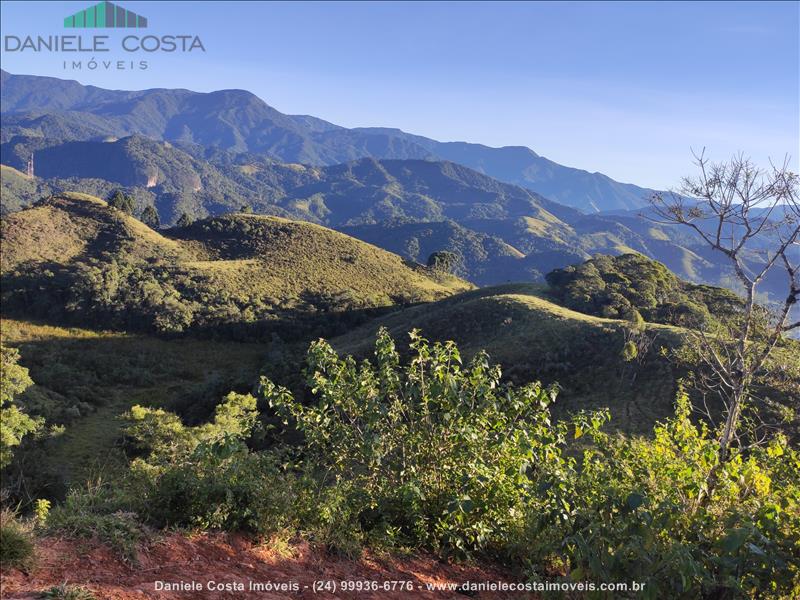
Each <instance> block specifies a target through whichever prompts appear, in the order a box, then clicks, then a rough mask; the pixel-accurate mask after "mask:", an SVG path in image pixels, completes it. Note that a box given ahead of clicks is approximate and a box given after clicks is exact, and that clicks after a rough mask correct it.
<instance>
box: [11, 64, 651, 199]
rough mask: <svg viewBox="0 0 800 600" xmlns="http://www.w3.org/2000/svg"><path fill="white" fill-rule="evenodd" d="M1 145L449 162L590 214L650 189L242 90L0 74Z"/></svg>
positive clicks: (526, 152)
mask: <svg viewBox="0 0 800 600" xmlns="http://www.w3.org/2000/svg"><path fill="white" fill-rule="evenodd" d="M1 76H2V98H1V100H2V111H3V114H4V127H3V129H4V131H3V139H2V141H4V142H6V141H8V140H9V139H10V138H11V137H12V136H13V135H19V134H23V135H32V134H33V135H42V136H44V137H49V138H59V139H63V140H86V139H90V138H103V137H108V136H114V137H124V136H129V135H134V134H141V135H145V136H148V137H152V138H156V139H163V140H168V141H172V142H175V143H181V144H199V145H202V146H206V147H216V148H220V149H224V150H231V151H234V152H254V153H262V154H265V155H267V156H269V157H271V158H273V159H276V160H279V161H282V162H287V163H303V164H308V165H315V166H328V165H333V164H337V163H343V162H348V161H352V160H357V159H360V158H367V157H371V158H376V159H427V160H448V161H451V162H455V163H459V164H462V165H464V166H467V167H470V168H472V169H474V170H476V171H478V172H481V173H484V174H486V175H489V176H491V177H493V178H495V179H498V180H500V181H504V182H506V183H513V184H516V185H520V186H523V187H526V188H528V189H531V190H533V191H535V192H538V193H540V194H542V195H544V196H546V197H548V198H550V199H552V200H555V201H557V202H560V203H562V204H566V205H569V206H573V207H577V208H580V209H581V210H584V211H587V212H597V211H603V210H613V209H634V208H638V207H641V206H644V205H645V204H646V197H647V196H648V195H649V194H651V193H652V191H653V190H649V189H645V188H641V187H639V186H636V185H633V184H628V183H620V182H617V181H614V180H613V179H611V178H609V177H607V176H606V175H603V174H601V173H589V172H588V171H583V170H580V169H574V168H571V167H566V166H563V165H559V164H558V163H555V162H553V161H550V160H548V159H547V158H544V157H542V156H540V155H538V154H537V153H536V152H534V151H533V150H531V149H529V148H525V147H515V146H507V147H503V148H490V147H488V146H483V145H481V144H471V143H466V142H439V141H436V140H432V139H429V138H426V137H422V136H418V135H412V134H408V133H405V132H403V131H401V130H399V129H391V128H371V127H367V128H355V129H347V128H344V127H340V126H338V125H335V124H332V123H329V122H327V121H324V120H322V119H318V118H316V117H312V116H308V115H301V116H292V115H286V114H283V113H281V112H279V111H277V110H276V109H274V108H272V107H270V106H269V105H267V104H266V103H265V102H264V101H263V100H261V99H259V98H258V97H257V96H255V95H254V94H252V93H250V92H247V91H244V90H220V91H216V92H210V93H198V92H191V91H189V90H183V89H176V90H170V89H151V90H143V91H116V90H104V89H102V88H97V87H93V86H83V85H81V84H80V83H78V82H76V81H67V80H62V79H57V78H52V77H38V76H30V75H11V74H9V73H7V72H5V71H3V72H2V74H1Z"/></svg>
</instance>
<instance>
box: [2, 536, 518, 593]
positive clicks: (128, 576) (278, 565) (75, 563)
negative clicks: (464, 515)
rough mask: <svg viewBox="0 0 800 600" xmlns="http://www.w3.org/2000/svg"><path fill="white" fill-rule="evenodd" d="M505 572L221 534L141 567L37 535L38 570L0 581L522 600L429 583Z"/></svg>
mask: <svg viewBox="0 0 800 600" xmlns="http://www.w3.org/2000/svg"><path fill="white" fill-rule="evenodd" d="M514 580H515V579H514V577H513V576H512V575H511V574H510V573H506V572H503V571H502V570H500V569H497V568H493V567H485V566H480V565H473V564H445V563H442V562H441V561H439V560H438V559H437V558H436V557H434V556H431V555H425V554H417V555H413V556H388V555H385V556H384V555H376V554H371V553H366V554H365V555H364V556H363V557H362V558H361V559H359V560H348V559H345V558H340V557H335V556H330V555H328V554H326V553H325V552H323V551H320V550H317V549H314V548H312V547H311V546H309V545H308V544H306V543H298V544H294V545H291V546H288V547H286V548H284V549H282V551H278V550H277V549H276V548H274V547H270V545H268V544H267V545H257V544H255V543H253V542H251V541H249V540H247V539H245V538H243V537H240V536H235V535H224V534H202V535H193V536H183V535H180V534H170V535H168V536H165V537H163V538H161V539H159V540H158V541H155V542H152V543H151V544H150V545H148V546H147V547H145V548H143V549H142V550H141V552H140V555H139V564H138V565H129V564H126V563H125V562H124V561H123V560H121V559H120V558H119V557H118V556H117V555H116V554H115V553H114V552H113V551H112V550H110V549H109V548H108V547H106V546H104V545H102V544H99V543H96V542H91V541H85V540H74V539H64V538H52V537H50V538H42V539H40V540H39V542H38V544H37V561H36V566H35V567H34V568H33V569H32V570H31V571H30V572H28V573H23V572H21V571H17V570H14V569H7V570H5V571H4V572H3V573H2V575H1V576H0V584H1V585H2V593H0V596H1V597H2V598H4V599H5V598H7V599H9V600H10V599H23V598H24V599H29V598H37V597H38V596H39V594H40V593H41V592H42V591H44V590H47V589H49V588H51V587H52V586H56V585H61V584H63V583H65V582H66V583H67V584H69V585H76V586H83V587H86V588H88V589H90V590H91V591H92V592H93V593H94V595H95V596H96V597H97V598H98V599H102V600H133V599H136V600H139V599H141V598H157V599H167V598H169V599H173V600H177V599H181V600H183V599H188V598H199V599H206V598H209V599H210V598H261V599H264V600H284V599H297V598H320V599H331V598H348V599H349V598H359V599H364V600H366V599H369V600H378V599H393V598H398V599H399V598H403V599H406V598H467V597H473V598H487V599H488V598H493V599H495V598H496V599H501V598H503V599H505V598H508V599H510V598H515V599H516V598H526V597H531V598H532V597H533V596H525V595H520V594H519V593H510V592H509V593H498V592H474V593H473V592H469V593H468V594H462V593H460V592H457V591H429V590H428V589H426V584H448V583H455V584H462V583H464V582H467V581H470V582H486V581H514ZM157 581H162V582H170V583H180V582H185V583H186V584H187V585H188V584H190V583H191V582H195V588H197V585H198V584H199V585H202V589H194V590H191V589H184V591H164V590H161V591H159V590H157V587H158V586H157V583H156V582H157ZM211 581H213V582H216V583H217V584H219V583H228V584H234V585H235V584H237V583H240V584H243V585H244V591H242V590H240V589H234V590H232V591H217V590H214V591H211V590H209V589H208V588H209V582H211ZM318 581H335V582H337V583H338V584H339V588H338V589H337V590H336V591H335V592H331V591H322V592H315V591H314V589H313V587H314V583H315V582H318ZM342 581H362V582H363V581H375V582H378V584H379V585H380V586H383V584H384V582H392V581H397V582H400V581H403V582H411V584H412V585H413V590H412V591H400V590H399V589H398V590H395V591H391V590H388V591H387V590H384V589H379V590H374V591H360V592H353V591H347V590H342V589H341V582H342ZM250 582H253V583H254V584H255V583H260V584H267V583H268V582H271V583H272V584H284V585H287V586H292V587H293V589H288V590H287V589H285V591H281V590H278V591H275V589H274V587H273V589H272V590H271V591H250V590H249V589H248V588H249V586H250Z"/></svg>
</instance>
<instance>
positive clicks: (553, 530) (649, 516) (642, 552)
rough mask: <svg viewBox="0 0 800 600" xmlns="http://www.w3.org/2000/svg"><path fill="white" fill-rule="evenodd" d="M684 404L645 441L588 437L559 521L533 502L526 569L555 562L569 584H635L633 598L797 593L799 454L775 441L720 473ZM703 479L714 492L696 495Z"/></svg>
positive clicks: (708, 440) (711, 440)
mask: <svg viewBox="0 0 800 600" xmlns="http://www.w3.org/2000/svg"><path fill="white" fill-rule="evenodd" d="M690 410H691V409H690V405H689V401H688V399H687V398H686V396H685V395H681V396H680V397H679V399H678V408H677V411H676V414H675V416H674V417H673V418H672V419H670V420H668V421H667V422H666V423H663V424H660V425H658V426H656V427H655V429H654V436H653V439H636V438H634V439H629V438H625V437H622V436H609V435H607V434H604V433H601V432H600V431H599V430H592V437H593V438H594V440H593V441H594V444H593V445H592V447H591V448H590V449H588V450H586V451H585V452H584V455H583V460H582V461H581V468H580V469H575V470H573V471H571V474H570V475H571V476H570V477H569V479H568V480H567V484H566V485H567V489H568V490H569V494H570V496H571V497H572V500H571V501H570V503H569V509H568V510H566V511H562V514H561V517H562V518H561V519H554V518H553V514H552V513H551V512H549V511H547V510H546V509H545V508H546V506H547V503H546V502H542V501H541V500H539V501H536V502H533V503H532V504H531V506H530V509H531V510H530V512H529V517H528V523H527V527H528V531H527V534H526V538H525V540H526V541H525V542H523V543H522V547H523V548H525V549H526V550H527V551H528V552H530V554H529V555H528V559H529V560H530V559H533V561H534V562H533V565H534V566H535V561H536V559H537V558H539V559H541V558H542V557H545V556H548V555H554V554H556V555H560V556H562V557H565V558H566V559H567V561H568V566H569V569H570V575H571V576H572V578H574V579H578V580H583V579H589V580H595V581H615V580H626V579H627V580H634V581H638V582H644V583H646V587H645V592H644V597H647V598H663V597H669V596H676V597H698V596H703V597H755V596H759V595H761V596H763V597H779V598H783V597H790V596H792V595H793V594H796V593H797V592H798V591H800V559H798V554H797V548H798V547H800V546H799V544H800V460H799V459H800V455H798V453H797V451H796V450H794V449H792V448H791V447H790V446H789V445H788V444H787V441H786V439H785V438H783V437H777V438H775V439H774V440H773V441H772V442H771V443H770V444H769V445H768V446H766V447H764V448H758V449H755V450H754V451H752V452H751V453H749V455H745V454H740V455H738V456H736V457H735V458H734V459H732V460H730V461H728V462H726V463H723V464H720V463H719V462H718V451H717V450H718V447H717V441H716V438H715V436H713V435H711V434H710V432H709V430H708V429H707V428H706V427H705V426H703V425H700V426H697V425H695V424H693V423H692V422H691V420H690V419H689V415H690ZM712 472H715V473H717V474H718V475H717V477H718V482H719V483H718V485H717V486H716V487H715V488H714V490H713V492H712V495H711V497H704V496H703V494H701V492H703V491H707V482H708V481H709V477H710V475H711V473H712ZM543 542H544V543H543Z"/></svg>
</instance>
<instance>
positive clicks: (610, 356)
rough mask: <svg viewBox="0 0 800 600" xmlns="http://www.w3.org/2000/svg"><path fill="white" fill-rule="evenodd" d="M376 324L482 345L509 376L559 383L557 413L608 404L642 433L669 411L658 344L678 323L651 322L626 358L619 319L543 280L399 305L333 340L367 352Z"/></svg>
mask: <svg viewBox="0 0 800 600" xmlns="http://www.w3.org/2000/svg"><path fill="white" fill-rule="evenodd" d="M381 325H383V326H386V327H387V328H388V329H389V331H390V332H391V333H392V335H393V336H394V337H395V339H396V340H397V341H398V345H399V346H403V345H404V341H405V340H407V332H408V331H410V330H411V329H412V328H419V329H421V330H422V333H423V335H425V336H427V337H429V338H431V339H434V340H442V341H443V340H454V341H455V342H456V343H457V344H458V346H459V348H460V350H461V351H462V354H463V355H464V356H465V358H466V359H469V358H470V357H471V356H473V355H474V354H475V353H476V352H478V351H479V350H481V349H485V350H486V351H487V352H488V353H489V356H490V357H491V359H492V361H493V362H497V363H499V364H500V365H502V366H503V369H504V373H505V374H506V376H507V378H509V379H511V380H514V381H517V382H526V381H532V380H536V379H539V380H541V381H543V382H544V383H547V384H549V383H558V384H560V385H561V386H562V390H561V392H560V395H559V400H558V402H557V403H556V408H555V410H556V412H557V413H562V414H563V413H564V412H567V411H575V410H580V409H584V408H585V409H589V408H598V407H602V406H608V407H609V408H611V410H612V415H613V417H614V423H613V425H614V426H615V427H617V428H619V429H621V430H623V431H627V432H635V433H644V432H647V431H649V430H650V429H651V428H652V425H653V423H654V422H655V421H656V420H658V419H662V418H665V417H667V416H668V415H669V414H670V413H671V410H672V403H673V400H674V397H675V389H676V387H675V386H676V383H675V381H676V373H675V372H673V368H672V366H671V365H670V364H669V363H668V361H666V360H665V359H663V358H661V357H659V356H658V355H657V352H656V350H657V348H658V346H659V345H670V344H674V343H677V342H678V340H679V339H680V335H681V334H680V330H679V329H678V328H675V327H670V326H666V325H655V324H649V325H648V331H649V332H650V335H653V336H657V337H656V340H657V343H656V344H655V348H654V350H653V351H651V355H650V356H649V357H648V359H647V360H646V361H645V362H644V363H643V365H642V366H638V365H629V364H627V363H625V362H624V361H623V360H622V358H621V355H620V353H621V350H622V346H623V337H622V330H623V328H624V326H625V323H624V322H623V321H617V320H614V319H604V318H600V317H594V316H591V315H586V314H583V313H579V312H575V311H573V310H570V309H568V308H564V307H563V306H559V305H557V304H554V303H553V302H551V301H550V300H548V299H547V296H546V288H545V287H544V286H542V285H537V284H510V285H504V286H497V287H493V288H483V289H481V290H477V291H473V292H468V293H465V294H460V295H458V296H455V297H453V298H448V299H445V300H442V301H440V302H437V303H435V304H433V305H426V306H419V307H412V308H408V309H405V310H402V311H397V312H394V313H392V314H390V315H388V316H385V317H382V318H379V319H377V320H375V321H372V322H370V323H368V324H366V325H364V326H362V327H359V328H357V329H355V330H353V331H351V332H349V333H347V334H345V335H342V336H340V337H338V338H335V339H334V340H333V344H334V346H335V347H336V349H337V350H339V351H340V352H341V353H352V354H355V355H357V356H368V355H369V352H370V350H371V344H372V343H373V340H374V335H375V332H376V331H377V329H378V327H379V326H381Z"/></svg>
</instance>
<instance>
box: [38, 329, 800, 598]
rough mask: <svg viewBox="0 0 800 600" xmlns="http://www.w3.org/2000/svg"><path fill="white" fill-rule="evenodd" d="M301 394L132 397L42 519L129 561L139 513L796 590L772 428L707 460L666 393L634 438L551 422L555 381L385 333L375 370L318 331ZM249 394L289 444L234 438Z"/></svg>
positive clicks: (788, 471)
mask: <svg viewBox="0 0 800 600" xmlns="http://www.w3.org/2000/svg"><path fill="white" fill-rule="evenodd" d="M307 385H308V387H309V388H310V390H311V393H312V395H313V396H312V399H311V401H310V402H307V403H300V402H298V401H297V400H295V398H294V397H293V395H292V393H291V392H289V391H288V390H286V389H284V388H281V387H279V386H276V385H275V384H274V383H273V382H271V381H270V380H268V379H262V380H261V384H260V386H259V389H258V390H257V393H256V395H250V394H237V393H232V394H229V395H228V396H227V397H226V398H225V400H224V402H223V403H222V404H220V405H219V406H218V407H217V409H216V413H215V416H214V418H213V420H211V421H210V422H208V423H205V424H201V425H197V426H194V427H188V426H186V425H184V424H183V423H182V422H181V420H180V419H179V418H178V417H177V416H176V415H174V414H171V413H169V412H167V411H164V410H162V409H155V408H147V407H141V406H134V407H132V408H131V409H130V411H129V412H128V413H127V421H128V427H127V435H128V439H129V442H128V443H129V448H130V450H131V452H132V453H133V456H135V457H136V458H135V459H134V460H133V461H132V463H131V466H130V470H129V471H128V472H127V473H125V474H123V475H122V476H121V477H120V478H119V479H118V480H115V481H113V482H106V483H105V484H103V485H92V486H89V487H88V488H84V489H75V490H73V492H72V493H71V494H70V496H69V497H68V499H67V501H66V503H65V504H63V505H60V506H57V507H54V508H53V509H52V510H50V511H49V512H48V511H40V512H43V513H44V514H43V515H42V516H41V523H40V525H39V526H40V527H43V528H49V529H51V530H60V531H68V532H70V533H72V534H74V535H99V536H101V537H102V538H103V539H105V540H107V541H109V542H110V543H113V544H115V545H116V546H117V547H118V548H119V549H120V550H121V551H123V552H125V553H127V555H128V556H129V557H130V558H131V559H132V560H135V549H136V542H137V540H139V539H140V538H141V536H142V535H145V529H143V524H150V525H153V526H159V527H163V526H175V525H182V526H188V527H193V528H200V529H207V528H223V529H231V530H244V531H250V532H252V533H254V534H256V535H262V536H287V535H292V534H293V533H295V532H298V531H299V532H302V533H303V534H304V535H305V536H307V537H308V538H310V539H311V540H312V541H314V542H315V543H318V544H323V545H325V546H326V547H327V548H329V550H331V551H336V552H343V553H346V554H349V555H353V554H357V553H358V552H359V548H360V547H361V546H362V545H363V544H371V545H382V546H384V547H387V548H409V547H411V548H427V549H430V550H433V551H436V552H438V553H440V554H442V555H443V556H449V557H451V558H456V557H459V556H469V555H473V556H491V557H495V558H498V559H501V560H503V561H504V562H505V563H506V564H508V565H513V566H514V568H516V569H518V570H519V571H520V572H521V573H522V574H523V575H524V576H526V577H530V578H531V579H534V580H541V579H562V578H567V580H589V581H612V580H635V581H638V582H644V583H646V586H645V590H644V592H643V596H642V597H648V598H663V597H665V596H667V595H672V596H675V597H687V598H690V597H699V596H706V597H720V596H722V597H752V596H754V595H760V596H761V597H775V598H782V597H788V596H791V594H793V593H796V592H797V591H798V586H800V563H798V560H797V553H796V547H797V544H798V543H800V538H799V537H798V535H799V534H798V532H800V487H799V486H798V484H799V483H800V471H799V470H798V465H800V457H798V455H797V452H796V450H794V449H793V448H792V446H791V445H789V444H788V443H787V441H786V439H785V438H784V437H782V436H781V435H776V436H774V437H773V438H772V439H771V440H770V441H769V443H768V444H766V445H763V446H759V447H756V448H754V449H750V450H741V451H738V454H737V455H736V456H735V457H734V458H733V459H732V460H730V461H727V462H726V463H724V464H720V463H719V462H718V458H717V457H718V454H717V452H716V440H715V438H714V436H713V435H712V432H710V431H709V430H708V429H707V428H706V427H705V426H698V425H696V424H694V423H693V422H692V421H691V420H690V418H689V415H690V412H689V411H690V408H689V404H688V401H687V399H686V397H685V396H684V395H682V394H679V395H678V399H677V405H676V410H675V413H674V415H673V416H671V417H670V418H668V419H666V420H665V421H663V422H662V423H659V424H658V425H656V426H655V428H654V430H653V431H652V435H651V436H650V437H648V438H638V437H633V438H630V437H623V436H618V435H614V434H608V433H604V431H603V426H604V423H605V421H606V420H607V418H608V414H607V413H605V412H604V411H599V412H582V413H578V414H577V415H575V416H573V417H572V418H570V419H568V420H559V421H554V420H553V419H552V417H551V415H550V407H551V406H552V404H553V402H554V401H557V391H556V389H555V388H545V387H543V386H541V385H540V384H537V383H532V384H528V385H524V386H514V385H508V384H503V383H502V381H501V373H500V370H499V368H498V367H496V366H493V365H492V364H491V362H490V361H489V359H488V357H487V356H486V355H485V354H479V355H477V356H476V357H475V358H473V360H471V361H470V362H469V363H466V364H464V363H463V362H462V359H461V357H460V353H459V351H458V348H457V347H456V346H455V345H454V344H453V343H447V344H438V343H437V344H430V343H428V342H427V341H426V340H425V339H423V338H421V337H419V336H418V335H417V334H412V341H411V346H410V350H409V359H408V360H406V361H403V360H402V359H401V357H400V355H399V354H398V352H397V350H396V348H395V344H394V341H393V340H392V339H391V338H390V337H389V336H388V334H387V333H386V332H385V331H381V332H379V334H378V340H377V343H376V345H375V351H374V356H373V359H372V361H371V362H362V363H357V362H356V361H355V360H354V359H352V358H340V357H339V356H337V354H336V353H335V352H334V351H333V350H332V348H331V347H330V346H329V345H328V344H327V343H325V342H322V341H320V342H316V343H314V344H312V346H311V348H310V350H309V354H308V369H307ZM259 399H260V400H262V402H263V410H270V411H272V410H274V411H275V413H276V414H277V415H278V416H280V417H282V420H283V423H284V426H285V427H287V428H288V430H291V431H295V432H297V433H299V434H300V435H301V438H300V440H299V441H298V443H291V444H288V445H285V444H279V445H277V446H273V447H272V448H269V449H264V450H255V449H253V447H252V445H248V444H247V442H248V440H252V439H253V435H254V433H255V432H256V430H257V429H258V426H257V423H258V422H259V420H258V407H259ZM268 407H271V408H268ZM584 439H588V440H590V442H591V443H589V444H588V445H581V444H580V442H582V441H583V440H584ZM576 442H578V443H577V445H576ZM712 470H713V471H715V472H716V473H717V475H716V476H717V481H718V483H717V485H716V486H715V487H714V488H713V490H711V491H710V493H711V496H709V497H706V498H705V499H699V498H701V496H700V495H699V492H700V490H701V489H702V488H703V486H704V485H705V484H706V482H707V481H708V477H709V474H710V472H711V471H712Z"/></svg>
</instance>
